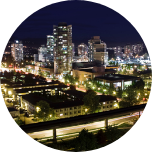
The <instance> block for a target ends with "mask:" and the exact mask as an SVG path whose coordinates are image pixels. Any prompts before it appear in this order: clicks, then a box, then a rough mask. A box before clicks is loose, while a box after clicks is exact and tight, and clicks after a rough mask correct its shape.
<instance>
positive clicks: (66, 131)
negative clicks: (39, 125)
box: [28, 113, 139, 138]
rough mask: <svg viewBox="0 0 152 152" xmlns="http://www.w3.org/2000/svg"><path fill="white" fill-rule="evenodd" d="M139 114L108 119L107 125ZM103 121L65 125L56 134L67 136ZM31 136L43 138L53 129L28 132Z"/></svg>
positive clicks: (119, 122) (103, 123) (100, 123)
mask: <svg viewBox="0 0 152 152" xmlns="http://www.w3.org/2000/svg"><path fill="white" fill-rule="evenodd" d="M138 116H139V113H134V114H132V115H127V116H122V117H118V118H114V119H109V121H108V124H109V125H114V124H121V123H123V122H128V121H132V120H133V119H135V118H137V117H138ZM104 125H105V122H104V121H100V122H94V123H90V124H83V125H78V126H72V127H66V128H60V129H57V130H56V133H57V136H58V137H63V136H69V135H66V134H75V133H77V132H80V131H81V130H82V129H84V128H85V129H88V130H92V129H97V128H101V127H104ZM28 135H29V136H30V137H32V138H45V137H51V136H53V130H44V131H40V132H33V133H29V134H28Z"/></svg>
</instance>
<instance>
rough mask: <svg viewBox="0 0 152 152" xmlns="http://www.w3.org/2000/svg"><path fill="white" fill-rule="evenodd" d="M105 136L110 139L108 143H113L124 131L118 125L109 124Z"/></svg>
mask: <svg viewBox="0 0 152 152" xmlns="http://www.w3.org/2000/svg"><path fill="white" fill-rule="evenodd" d="M105 136H106V139H107V140H108V143H112V142H114V141H116V140H117V139H119V138H120V137H121V136H122V132H121V130H120V129H118V127H117V126H115V125H113V126H111V125H109V126H108V127H106V129H105Z"/></svg>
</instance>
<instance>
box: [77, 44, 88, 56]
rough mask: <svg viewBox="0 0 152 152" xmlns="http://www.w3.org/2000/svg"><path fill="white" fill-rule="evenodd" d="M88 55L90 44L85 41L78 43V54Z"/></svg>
mask: <svg viewBox="0 0 152 152" xmlns="http://www.w3.org/2000/svg"><path fill="white" fill-rule="evenodd" d="M83 55H88V46H87V45H86V44H84V43H81V44H80V45H78V56H83Z"/></svg>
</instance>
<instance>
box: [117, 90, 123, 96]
mask: <svg viewBox="0 0 152 152" xmlns="http://www.w3.org/2000/svg"><path fill="white" fill-rule="evenodd" d="M122 93H123V91H122V89H121V87H118V91H117V97H118V98H122Z"/></svg>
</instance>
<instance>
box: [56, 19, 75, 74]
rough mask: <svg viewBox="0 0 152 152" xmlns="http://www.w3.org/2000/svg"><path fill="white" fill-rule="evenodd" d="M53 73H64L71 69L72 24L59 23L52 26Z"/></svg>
mask: <svg viewBox="0 0 152 152" xmlns="http://www.w3.org/2000/svg"><path fill="white" fill-rule="evenodd" d="M53 36H54V73H55V74H62V73H63V74H66V73H69V72H70V71H71V69H72V53H73V52H72V25H67V23H64V22H63V23H59V24H58V26H57V25H54V26H53Z"/></svg>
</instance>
